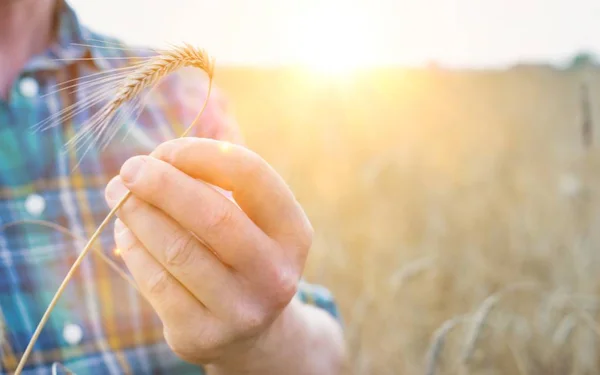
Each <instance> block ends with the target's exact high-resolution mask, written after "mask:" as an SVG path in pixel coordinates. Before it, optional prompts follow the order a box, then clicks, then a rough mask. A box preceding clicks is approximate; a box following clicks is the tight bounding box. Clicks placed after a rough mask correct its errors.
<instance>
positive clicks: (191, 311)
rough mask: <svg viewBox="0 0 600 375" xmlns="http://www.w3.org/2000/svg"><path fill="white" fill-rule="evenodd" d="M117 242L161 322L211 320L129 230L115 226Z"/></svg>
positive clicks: (124, 258) (141, 289)
mask: <svg viewBox="0 0 600 375" xmlns="http://www.w3.org/2000/svg"><path fill="white" fill-rule="evenodd" d="M115 240H116V243H117V246H118V247H119V249H120V250H121V255H122V258H123V261H124V262H125V264H126V265H127V267H128V268H129V270H130V271H131V274H132V276H133V278H134V280H135V281H136V283H137V284H138V286H139V288H140V291H141V292H142V294H143V295H144V297H146V299H147V300H148V302H150V304H151V305H152V307H153V308H154V310H156V313H157V314H158V315H159V317H160V319H161V320H162V321H163V322H164V323H165V324H167V323H168V322H178V321H188V320H189V319H208V318H209V316H208V312H207V311H206V309H205V308H204V307H203V306H202V305H201V304H200V303H199V302H198V300H196V299H195V298H194V297H193V296H192V295H191V294H190V293H189V292H188V291H187V290H186V289H185V288H184V287H183V286H182V285H181V284H180V283H179V282H178V281H177V280H175V278H174V277H173V276H171V275H170V273H169V272H168V271H167V270H166V269H165V268H164V267H163V266H162V265H160V263H158V262H157V261H156V260H155V259H154V258H153V257H152V256H151V255H150V254H149V253H148V252H147V251H146V249H144V246H143V245H142V244H141V243H140V242H139V241H138V240H137V238H136V237H135V236H134V234H133V233H132V232H131V231H130V230H129V229H127V227H125V226H123V225H121V224H119V222H118V221H117V224H115Z"/></svg>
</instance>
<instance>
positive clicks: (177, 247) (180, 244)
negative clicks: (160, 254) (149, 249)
mask: <svg viewBox="0 0 600 375" xmlns="http://www.w3.org/2000/svg"><path fill="white" fill-rule="evenodd" d="M178 232H179V233H176V234H174V235H173V237H172V240H171V241H170V244H169V245H167V247H166V250H165V263H166V264H167V265H170V266H180V265H182V264H185V263H188V262H189V261H190V259H191V257H192V256H193V254H194V252H195V250H196V240H195V239H194V237H193V236H192V235H191V234H190V233H187V232H181V231H178Z"/></svg>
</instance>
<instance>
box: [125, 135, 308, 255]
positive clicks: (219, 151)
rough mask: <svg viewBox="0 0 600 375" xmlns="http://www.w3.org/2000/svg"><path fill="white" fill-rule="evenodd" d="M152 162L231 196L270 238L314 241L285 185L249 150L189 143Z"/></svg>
mask: <svg viewBox="0 0 600 375" xmlns="http://www.w3.org/2000/svg"><path fill="white" fill-rule="evenodd" d="M153 156H155V157H156V158H159V159H161V160H164V161H166V162H168V163H169V164H171V165H173V166H174V167H175V168H177V169H179V170H181V171H182V172H184V173H185V174H187V175H190V176H192V177H194V178H197V179H201V180H204V181H206V182H208V183H210V184H213V185H217V186H220V187H222V188H224V189H226V190H229V191H232V192H233V197H234V199H235V200H236V202H237V203H238V204H239V205H240V207H241V208H242V210H243V211H244V212H245V213H246V214H247V215H248V216H249V217H250V218H251V219H252V221H253V222H255V223H256V224H257V225H258V226H259V227H260V228H261V229H262V230H263V231H264V232H265V233H266V234H268V235H269V236H271V237H272V238H275V239H276V240H278V241H280V242H286V241H287V242H292V243H294V244H297V243H298V242H300V243H302V244H307V243H308V244H310V242H311V241H312V227H311V225H310V223H309V221H308V220H307V218H306V216H305V214H304V212H303V210H302V209H301V208H300V206H299V204H298V202H297V201H296V199H295V197H294V196H293V194H292V192H291V191H290V189H289V188H288V186H287V185H286V183H285V182H284V181H283V179H282V178H281V177H280V176H279V175H278V174H277V173H276V172H275V171H274V170H273V169H272V168H271V167H270V166H269V164H267V163H266V162H265V161H264V160H263V159H262V158H260V157H259V156H258V155H257V154H255V153H253V152H251V151H250V150H248V149H246V148H244V147H242V146H238V145H234V144H228V143H223V142H219V141H215V140H211V139H200V138H191V137H190V138H181V139H177V140H173V141H169V142H166V143H163V144H162V145H160V146H159V147H158V148H157V149H156V150H155V151H154V153H153ZM130 188H133V187H130Z"/></svg>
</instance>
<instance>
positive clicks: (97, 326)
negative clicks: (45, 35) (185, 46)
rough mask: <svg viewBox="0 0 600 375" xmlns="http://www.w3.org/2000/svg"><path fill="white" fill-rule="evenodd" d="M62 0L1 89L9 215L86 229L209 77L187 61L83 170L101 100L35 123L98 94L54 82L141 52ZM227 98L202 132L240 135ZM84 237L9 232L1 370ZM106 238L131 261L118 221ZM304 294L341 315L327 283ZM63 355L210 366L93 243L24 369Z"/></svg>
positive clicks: (23, 229) (141, 370)
mask: <svg viewBox="0 0 600 375" xmlns="http://www.w3.org/2000/svg"><path fill="white" fill-rule="evenodd" d="M59 3H60V4H59V8H57V16H56V27H55V30H56V42H54V43H53V45H52V46H51V47H50V48H49V49H48V50H47V51H46V52H45V53H44V54H41V55H39V56H36V57H35V58H33V59H32V60H31V61H30V62H29V63H28V64H27V66H26V67H25V68H24V69H23V70H22V72H21V75H20V76H19V77H18V79H17V80H16V82H15V85H14V88H13V89H12V90H11V91H10V94H9V99H8V100H5V101H1V100H0V225H2V224H6V223H10V222H14V221H19V220H46V221H51V222H53V223H56V224H60V225H62V226H64V227H66V228H68V229H69V230H70V231H71V232H72V233H74V234H75V235H77V236H80V237H83V239H87V238H89V237H90V236H91V234H92V233H93V231H94V230H95V228H96V227H97V226H98V225H99V224H100V222H101V221H102V220H103V219H104V217H105V216H106V214H107V213H108V211H109V210H108V207H107V206H106V203H105V201H104V188H105V186H106V184H107V183H108V181H109V180H110V178H111V177H113V176H115V175H116V174H117V173H118V171H119V168H120V166H121V165H122V164H123V162H124V161H125V160H126V159H128V158H129V157H131V156H133V155H136V154H141V153H145V154H148V153H149V152H150V151H151V150H152V149H153V148H154V147H156V145H158V144H159V143H161V142H163V141H166V140H168V139H171V138H174V137H175V136H176V135H177V134H179V133H180V132H181V131H182V130H183V129H184V127H185V126H186V125H187V124H189V123H190V122H191V121H192V120H193V117H194V116H195V114H196V111H197V110H198V108H199V107H200V106H201V104H202V102H203V101H204V98H205V96H204V95H205V92H204V91H203V90H205V89H206V84H205V83H206V81H205V79H204V78H201V75H200V74H199V75H198V76H194V75H193V72H186V71H185V70H183V71H180V73H174V74H171V75H170V76H169V77H167V78H166V79H165V80H164V81H163V82H162V83H161V85H160V86H159V88H158V89H156V90H155V91H154V92H153V93H152V96H151V97H150V99H149V101H148V102H147V103H146V105H145V107H144V109H143V111H142V113H141V115H140V116H139V118H138V119H137V120H136V121H135V123H133V124H130V125H128V127H131V128H132V129H133V131H132V132H131V133H130V135H129V137H128V139H127V144H122V143H120V142H119V141H118V138H117V139H115V141H113V142H111V144H110V145H109V146H108V148H106V149H104V150H97V149H92V150H91V151H89V152H88V153H87V154H86V155H85V157H84V158H83V159H81V160H82V161H81V164H80V166H79V167H78V168H76V169H73V167H74V166H75V164H76V163H77V162H78V161H79V160H80V158H81V156H82V155H80V154H77V153H76V152H74V151H69V152H63V146H64V144H65V143H66V142H67V141H68V140H69V139H70V138H71V137H72V136H73V135H74V133H75V132H76V131H77V130H78V129H79V127H80V126H81V125H82V124H83V122H84V121H85V120H86V119H88V118H89V117H90V116H92V115H93V114H94V113H95V111H97V110H98V109H99V108H100V105H101V104H102V103H99V104H98V105H97V106H93V107H91V108H89V109H88V110H85V111H82V112H81V113H78V114H77V115H76V116H74V117H73V118H72V119H71V120H68V121H63V122H61V123H60V124H58V126H55V127H52V128H50V129H48V130H46V131H44V132H41V133H39V132H38V133H36V132H33V131H32V129H31V127H32V126H33V125H35V124H36V123H38V122H40V121H41V120H43V119H45V118H47V117H48V116H50V115H51V114H53V113H57V111H60V110H61V109H63V108H66V107H68V106H69V105H72V104H73V103H75V102H76V101H78V100H82V98H85V97H86V96H89V95H90V94H91V92H86V90H85V89H79V90H78V91H76V92H73V90H63V91H59V92H55V88H53V85H56V84H58V83H61V82H66V81H67V80H71V79H74V78H76V77H82V76H85V75H87V74H92V73H94V72H98V71H101V70H106V69H111V68H115V67H118V66H120V64H123V63H124V61H123V60H119V58H123V57H127V58H133V55H134V54H135V52H131V51H130V50H122V49H110V48H101V47H87V46H81V45H78V44H90V43H93V44H96V45H98V46H100V45H102V44H103V42H106V44H105V45H106V46H109V45H110V46H115V45H119V42H118V41H117V40H113V39H108V38H106V37H105V36H102V35H97V34H95V33H93V32H91V31H90V30H88V29H86V28H84V27H82V26H81V25H80V24H79V22H78V20H77V17H76V15H75V14H74V12H73V10H72V9H71V8H69V7H68V6H67V5H66V3H62V2H59ZM92 41H93V42H92ZM90 57H92V58H93V59H89V58H90ZM75 59H77V60H75ZM67 60H70V61H67ZM225 109H226V105H225V101H224V100H223V99H222V96H220V95H219V94H218V92H215V95H213V96H212V101H211V104H210V105H209V107H208V109H207V111H206V112H205V115H204V116H203V121H201V123H200V124H199V126H197V133H196V134H195V136H199V137H210V138H217V139H230V138H231V137H232V136H233V135H234V134H237V133H236V124H235V121H234V120H233V119H232V117H231V116H227V115H225V114H226V113H227V112H226V110H225ZM142 130H143V131H142ZM111 229H112V228H111ZM84 242H85V240H73V239H72V238H70V237H68V236H66V235H64V234H61V233H60V232H58V231H55V230H52V229H48V228H45V227H41V226H38V225H35V224H31V223H30V224H20V225H15V226H10V227H9V228H6V229H5V230H3V231H0V374H8V373H12V372H13V371H14V370H15V368H16V366H17V362H18V360H19V359H20V358H21V356H22V354H23V351H24V350H25V348H26V346H27V343H28V341H29V340H30V338H31V336H32V334H33V331H34V330H35V328H36V326H37V324H38V322H39V321H40V318H41V316H42V314H43V312H44V310H45V308H46V306H47V305H48V303H49V302H50V299H51V298H52V296H53V294H54V293H55V292H56V290H57V289H58V286H59V284H60V282H61V280H62V279H63V277H64V276H65V275H66V274H67V271H68V269H69V268H70V266H71V265H72V264H73V262H74V260H75V258H76V256H77V254H78V253H79V251H81V249H82V248H83V246H84V245H85V243H84ZM97 244H98V245H99V246H100V247H101V248H102V250H103V251H104V252H105V254H107V255H108V256H109V257H111V258H112V259H113V260H114V261H116V262H117V263H119V264H121V266H123V265H122V261H121V260H120V259H119V257H118V255H117V254H115V252H114V251H113V250H114V246H115V245H114V243H113V236H112V230H110V229H109V230H106V231H104V233H103V234H102V235H101V236H100V238H99V239H98V241H97ZM297 297H298V298H300V299H301V300H303V301H305V302H306V303H311V304H314V305H316V306H319V307H322V308H323V309H325V310H326V311H328V312H330V313H331V314H332V315H333V316H334V317H336V318H338V310H337V308H336V305H335V304H334V302H333V299H332V298H331V296H330V294H329V293H328V291H327V290H326V289H323V288H322V287H319V286H316V285H310V284H306V283H302V284H301V286H300V289H299V292H298V295H297ZM58 364H62V365H64V366H66V367H67V368H69V369H70V370H71V371H73V372H74V373H76V374H78V375H82V374H124V373H135V374H188V373H189V374H201V373H203V371H202V369H201V368H199V367H196V366H192V365H190V364H187V363H185V362H183V361H181V360H180V359H179V358H177V357H176V356H175V355H174V354H173V353H172V352H171V350H170V349H169V347H168V346H167V344H166V343H165V341H164V338H163V334H162V325H161V322H160V320H159V319H158V318H157V315H156V314H155V313H154V311H153V310H152V308H151V307H150V305H149V304H148V303H147V302H146V301H145V300H144V299H143V298H142V297H141V296H139V295H138V294H137V292H136V291H135V290H134V289H133V288H131V287H130V286H129V285H128V284H127V283H126V282H125V281H124V280H123V279H122V278H120V277H119V276H118V275H117V274H116V273H115V272H114V270H112V269H111V268H109V267H108V266H107V264H106V263H104V262H103V261H102V260H101V259H99V257H98V256H97V255H94V252H92V253H90V256H88V257H87V258H86V260H85V261H84V262H83V264H82V265H81V267H80V269H79V271H78V272H77V273H76V276H75V277H74V279H73V280H72V281H71V282H70V283H69V285H68V288H67V290H66V292H65V293H64V294H63V296H62V297H61V299H60V300H59V302H58V304H57V306H56V308H55V309H54V311H53V312H52V314H51V317H50V320H49V321H48V323H47V324H46V326H45V328H44V330H43V332H42V335H41V336H40V338H39V340H38V341H37V344H36V346H35V349H34V352H33V354H32V355H31V357H30V359H29V362H28V365H27V366H26V369H25V371H24V373H25V374H40V375H42V374H51V373H52V368H53V367H55V368H56V367H57V366H58ZM58 367H60V366H58ZM58 373H60V372H58Z"/></svg>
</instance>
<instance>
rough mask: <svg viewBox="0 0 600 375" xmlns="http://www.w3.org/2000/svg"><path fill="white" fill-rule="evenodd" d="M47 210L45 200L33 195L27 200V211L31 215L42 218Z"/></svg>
mask: <svg viewBox="0 0 600 375" xmlns="http://www.w3.org/2000/svg"><path fill="white" fill-rule="evenodd" d="M45 208H46V201H45V200H44V198H43V197H42V196H40V195H37V194H31V195H30V196H28V197H27V199H25V209H26V210H27V212H29V214H30V215H33V216H40V215H41V214H42V212H44V209H45Z"/></svg>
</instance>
